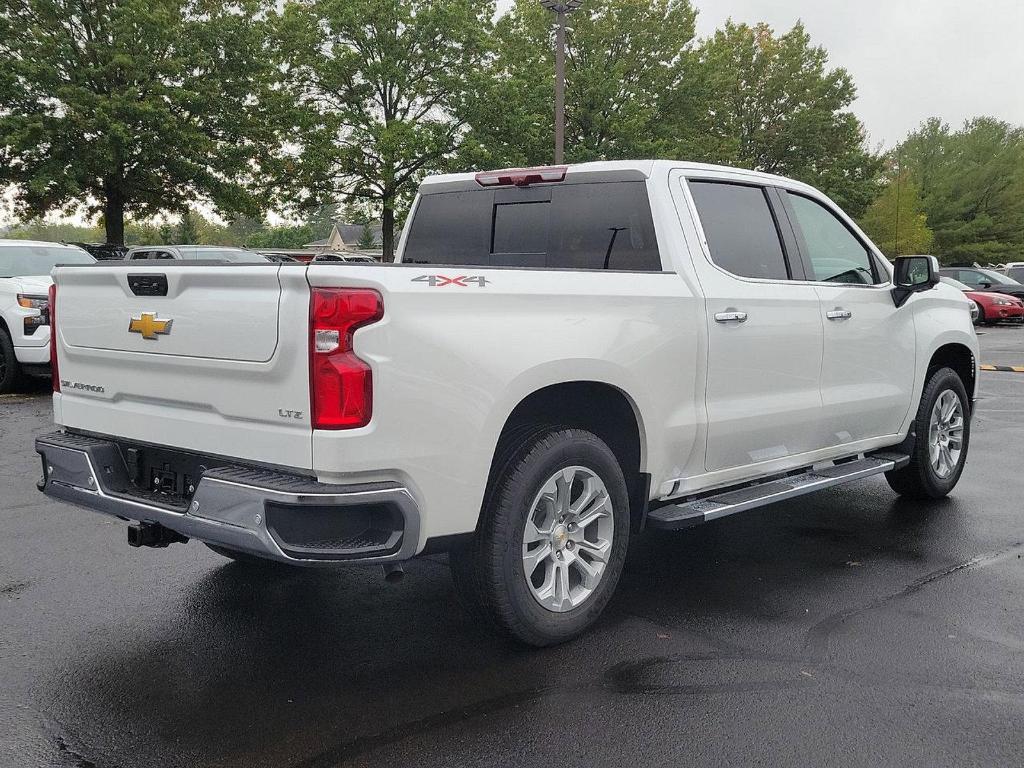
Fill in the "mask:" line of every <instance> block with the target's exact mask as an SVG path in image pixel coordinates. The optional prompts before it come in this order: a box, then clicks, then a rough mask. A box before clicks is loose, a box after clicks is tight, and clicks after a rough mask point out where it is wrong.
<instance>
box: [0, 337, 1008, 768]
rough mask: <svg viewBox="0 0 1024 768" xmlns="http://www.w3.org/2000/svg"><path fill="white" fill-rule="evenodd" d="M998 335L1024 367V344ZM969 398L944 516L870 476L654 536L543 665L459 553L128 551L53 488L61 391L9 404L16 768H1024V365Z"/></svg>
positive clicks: (1, 442) (3, 491)
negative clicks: (388, 560) (274, 557)
mask: <svg viewBox="0 0 1024 768" xmlns="http://www.w3.org/2000/svg"><path fill="white" fill-rule="evenodd" d="M981 345H982V350H983V355H982V357H983V361H982V362H986V363H993V364H998V365H1024V329H1021V328H994V329H986V331H985V333H984V335H983V336H982V337H981ZM979 389H980V397H981V400H980V402H979V404H978V410H977V415H976V417H975V421H974V432H973V435H972V443H971V454H970V459H969V461H968V465H967V469H966V472H965V474H964V476H963V479H962V481H961V483H960V485H959V486H958V487H957V489H956V490H955V492H954V494H953V496H952V497H951V498H950V499H947V500H945V501H943V502H940V503H935V504H929V505H918V504H913V503H908V502H905V501H898V500H897V498H896V496H895V494H893V493H892V492H891V491H890V490H889V488H888V486H887V485H886V484H885V482H884V481H883V480H881V479H877V478H873V479H870V480H867V481H864V482H861V483H859V484H855V485H852V486H847V487H844V488H839V489H836V490H833V491H826V492H824V493H823V494H819V495H815V496H810V497H806V498H804V499H798V500H796V501H792V502H785V503H780V504H776V505H774V506H771V507H768V508H766V509H763V510H760V511H755V512H751V513H746V514H745V515H739V516H737V517H735V518H727V519H724V520H720V521H717V522H715V523H711V524H708V525H706V526H703V527H701V528H697V529H693V530H689V531H682V532H678V533H672V534H665V533H655V532H650V533H647V534H644V535H643V536H641V537H640V538H639V539H638V540H637V541H636V542H635V545H634V546H633V549H632V551H631V554H630V557H629V560H628V563H627V569H626V574H625V576H624V577H623V581H622V583H621V585H620V588H619V590H618V592H617V594H616V596H615V598H614V599H613V601H612V603H611V605H610V606H609V609H608V610H607V611H606V613H605V615H604V617H603V618H602V619H601V621H600V622H599V623H598V625H597V626H596V627H595V629H594V630H593V631H591V632H590V633H589V634H587V635H585V636H584V637H583V638H582V639H579V640H577V641H575V642H572V643H569V644H567V645H565V646H562V647H559V648H554V649H549V650H544V651H528V650H522V649H519V648H513V647H509V646H508V645H504V644H502V643H499V642H496V641H494V640H492V639H491V638H490V637H489V636H487V635H485V634H483V633H481V632H480V631H479V630H478V628H477V627H476V626H474V624H473V623H472V621H471V620H470V619H469V618H468V616H467V615H466V614H464V613H463V612H462V611H461V610H460V609H459V608H458V607H457V605H456V602H455V596H454V594H453V587H452V585H451V581H450V579H449V576H448V569H447V563H446V562H445V558H444V557H443V556H436V557H435V556H432V557H428V558H425V559H420V560H417V561H414V562H413V563H411V564H410V566H409V567H408V568H407V574H406V577H405V579H404V580H402V581H401V582H399V583H397V584H388V583H385V582H384V580H383V579H382V578H381V574H380V571H379V569H350V570H339V571H305V570H294V569H287V568H283V567H277V566H273V565H269V564H268V565H266V566H260V567H253V566H247V565H242V564H236V563H231V562H229V561H227V560H225V559H223V558H221V557H219V556H218V555H216V554H214V553H213V552H210V551H209V550H207V549H206V548H205V547H203V546H201V545H199V544H197V543H190V544H188V545H174V546H171V547H169V548H167V549H162V550H152V549H132V548H129V547H128V546H127V544H126V543H125V533H124V524H123V523H120V522H118V521H116V520H113V519H109V518H105V517H101V516H99V515H95V514H91V513H88V512H83V511H79V510H75V509H72V508H70V507H66V506H62V505H59V504H55V503H53V502H51V501H50V500H48V499H46V498H44V497H43V496H42V495H40V494H39V493H38V492H37V491H36V489H35V481H36V478H37V475H38V473H39V468H38V460H37V457H36V455H35V453H34V452H33V448H32V441H33V438H34V437H35V436H37V435H40V434H43V433H44V432H46V431H48V430H49V429H50V428H51V427H50V409H49V400H48V397H47V394H48V393H47V392H46V391H45V387H40V388H37V389H36V390H35V391H34V392H30V393H27V394H25V395H18V396H13V397H6V398H3V399H0V424H2V435H0V524H2V532H0V764H3V765H5V766H7V765H9V766H19V767H20V766H31V765H68V766H95V767H97V768H107V767H108V766H109V767H113V766H135V765H142V764H148V765H162V766H196V765H218V766H252V767H255V766H271V765H273V766H281V765H287V766H302V767H303V768H313V767H314V766H317V767H319V766H335V765H342V764H345V765H368V766H369V765H459V766H463V765H480V766H494V765H526V764H551V765H559V766H572V765H579V766H592V765H615V766H619V765H623V764H628V765H638V766H639V765H683V764H701V765H752V764H760V765H769V766H778V765H825V764H834V765H872V766H878V765H901V766H905V765H919V766H934V765H950V764H953V765H979V766H980V765H985V766H992V765H1011V764H1012V765H1016V764H1019V763H1020V760H1021V755H1022V754H1024V731H1022V729H1021V727H1020V724H1021V722H1022V721H1024V559H1022V556H1024V527H1022V525H1021V500H1022V499H1024V472H1022V468H1024V463H1022V459H1021V456H1020V454H1021V450H1022V440H1021V436H1022V434H1024V373H988V372H985V373H982V374H981V383H980V388H979Z"/></svg>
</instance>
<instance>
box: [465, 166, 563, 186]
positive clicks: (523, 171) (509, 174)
mask: <svg viewBox="0 0 1024 768" xmlns="http://www.w3.org/2000/svg"><path fill="white" fill-rule="evenodd" d="M568 170H569V166H567V165H548V166H544V167H541V168H506V169H504V170H502V171H482V172H480V173H478V174H477V175H476V183H477V184H479V185H480V186H481V187H513V186H514V187H528V186H530V185H531V184H546V183H550V182H555V181H565V173H566V171H568Z"/></svg>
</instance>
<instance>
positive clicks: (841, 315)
mask: <svg viewBox="0 0 1024 768" xmlns="http://www.w3.org/2000/svg"><path fill="white" fill-rule="evenodd" d="M825 317H827V318H828V319H829V320H849V319H850V318H851V317H853V312H851V311H850V310H848V309H830V310H829V311H828V312H826V313H825Z"/></svg>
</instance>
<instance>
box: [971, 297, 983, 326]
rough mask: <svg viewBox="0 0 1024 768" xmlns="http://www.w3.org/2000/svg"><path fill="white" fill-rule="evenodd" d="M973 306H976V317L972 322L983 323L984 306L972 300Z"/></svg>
mask: <svg viewBox="0 0 1024 768" xmlns="http://www.w3.org/2000/svg"><path fill="white" fill-rule="evenodd" d="M974 306H976V307H977V308H978V319H977V320H975V321H974V324H975V325H985V308H984V307H983V306H981V304H979V303H978V302H974Z"/></svg>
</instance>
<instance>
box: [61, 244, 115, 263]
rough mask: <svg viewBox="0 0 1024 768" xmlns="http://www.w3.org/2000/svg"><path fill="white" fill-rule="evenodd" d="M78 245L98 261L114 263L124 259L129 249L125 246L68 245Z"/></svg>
mask: <svg viewBox="0 0 1024 768" xmlns="http://www.w3.org/2000/svg"><path fill="white" fill-rule="evenodd" d="M67 245H76V246H78V247H79V248H81V249H82V250H83V251H87V252H88V253H89V255H90V256H92V257H93V258H95V259H97V260H98V261H114V260H121V259H124V257H125V254H126V253H128V249H127V248H126V247H125V246H123V245H111V244H109V243H67Z"/></svg>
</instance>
